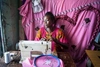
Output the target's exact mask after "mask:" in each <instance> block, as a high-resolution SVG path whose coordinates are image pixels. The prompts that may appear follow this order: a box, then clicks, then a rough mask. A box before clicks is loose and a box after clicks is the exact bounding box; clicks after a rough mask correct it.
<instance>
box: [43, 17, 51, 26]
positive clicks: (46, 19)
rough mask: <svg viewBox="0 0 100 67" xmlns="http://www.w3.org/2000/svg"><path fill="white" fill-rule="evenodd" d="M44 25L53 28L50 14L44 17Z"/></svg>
mask: <svg viewBox="0 0 100 67" xmlns="http://www.w3.org/2000/svg"><path fill="white" fill-rule="evenodd" d="M44 25H45V27H46V28H51V27H52V25H53V20H51V19H50V17H49V16H45V17H44Z"/></svg>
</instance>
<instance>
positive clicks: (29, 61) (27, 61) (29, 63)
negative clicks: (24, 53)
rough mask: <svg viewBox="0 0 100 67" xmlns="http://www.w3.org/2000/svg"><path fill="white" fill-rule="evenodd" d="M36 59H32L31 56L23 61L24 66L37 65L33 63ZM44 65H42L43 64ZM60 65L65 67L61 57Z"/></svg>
mask: <svg viewBox="0 0 100 67" xmlns="http://www.w3.org/2000/svg"><path fill="white" fill-rule="evenodd" d="M33 61H34V60H31V59H30V58H27V59H26V60H24V61H23V62H22V67H35V66H34V64H33ZM41 67H42V66H41ZM60 67H64V64H63V61H62V60H61V59H60Z"/></svg>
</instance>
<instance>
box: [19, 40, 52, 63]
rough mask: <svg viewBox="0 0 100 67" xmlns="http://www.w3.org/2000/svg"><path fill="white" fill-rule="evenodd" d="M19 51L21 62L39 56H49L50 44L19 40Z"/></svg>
mask: <svg viewBox="0 0 100 67" xmlns="http://www.w3.org/2000/svg"><path fill="white" fill-rule="evenodd" d="M19 49H20V51H21V61H23V60H25V59H26V58H27V57H37V56H39V55H41V54H44V55H45V54H51V42H50V41H26V40H21V41H20V42H19ZM21 61H20V62H21Z"/></svg>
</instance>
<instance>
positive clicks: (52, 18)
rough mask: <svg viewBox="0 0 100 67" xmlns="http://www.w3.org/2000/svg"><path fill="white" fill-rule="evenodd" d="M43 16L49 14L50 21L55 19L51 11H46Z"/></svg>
mask: <svg viewBox="0 0 100 67" xmlns="http://www.w3.org/2000/svg"><path fill="white" fill-rule="evenodd" d="M45 16H49V17H50V19H51V20H52V21H55V16H54V15H53V14H52V12H47V13H46V14H45Z"/></svg>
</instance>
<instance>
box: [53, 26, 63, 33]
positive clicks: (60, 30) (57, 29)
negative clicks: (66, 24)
mask: <svg viewBox="0 0 100 67" xmlns="http://www.w3.org/2000/svg"><path fill="white" fill-rule="evenodd" d="M55 30H56V31H59V32H63V30H62V29H61V28H58V27H56V28H55Z"/></svg>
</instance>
